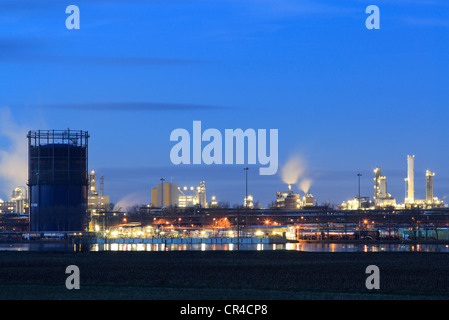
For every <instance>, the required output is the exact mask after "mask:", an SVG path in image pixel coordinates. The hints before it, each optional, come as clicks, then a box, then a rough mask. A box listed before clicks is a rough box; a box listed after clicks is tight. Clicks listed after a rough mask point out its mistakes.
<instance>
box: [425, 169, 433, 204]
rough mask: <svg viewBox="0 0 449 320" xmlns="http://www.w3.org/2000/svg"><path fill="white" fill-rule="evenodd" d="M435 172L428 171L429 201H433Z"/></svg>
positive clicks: (427, 190) (427, 195) (427, 189)
mask: <svg viewBox="0 0 449 320" xmlns="http://www.w3.org/2000/svg"><path fill="white" fill-rule="evenodd" d="M434 176H435V173H432V172H430V171H429V170H427V171H426V201H427V203H432V202H433V177H434Z"/></svg>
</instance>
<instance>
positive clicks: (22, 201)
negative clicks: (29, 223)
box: [0, 187, 29, 214]
mask: <svg viewBox="0 0 449 320" xmlns="http://www.w3.org/2000/svg"><path fill="white" fill-rule="evenodd" d="M28 212H29V205H28V197H27V189H26V188H25V187H17V188H15V189H14V190H13V191H12V195H11V199H10V200H8V201H3V200H2V199H0V213H17V214H28Z"/></svg>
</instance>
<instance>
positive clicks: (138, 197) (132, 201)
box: [113, 192, 148, 211]
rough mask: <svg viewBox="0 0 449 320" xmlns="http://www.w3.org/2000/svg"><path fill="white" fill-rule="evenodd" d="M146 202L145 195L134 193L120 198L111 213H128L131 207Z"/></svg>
mask: <svg viewBox="0 0 449 320" xmlns="http://www.w3.org/2000/svg"><path fill="white" fill-rule="evenodd" d="M145 202H148V199H147V195H145V194H144V193H142V192H134V193H131V194H128V195H127V196H125V197H123V198H121V199H120V200H119V201H118V202H117V204H116V205H115V206H114V209H113V211H128V210H129V209H130V208H131V207H132V206H135V205H141V204H143V203H145Z"/></svg>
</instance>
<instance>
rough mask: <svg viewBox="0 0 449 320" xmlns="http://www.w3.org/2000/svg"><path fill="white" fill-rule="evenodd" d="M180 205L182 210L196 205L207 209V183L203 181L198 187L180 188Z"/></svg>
mask: <svg viewBox="0 0 449 320" xmlns="http://www.w3.org/2000/svg"><path fill="white" fill-rule="evenodd" d="M178 190H179V196H178V205H179V207H181V208H186V207H193V206H196V205H199V206H201V207H202V208H207V207H208V204H207V201H206V182H204V181H201V182H200V185H199V186H198V187H196V188H195V187H193V186H191V187H187V186H184V187H182V188H181V187H178Z"/></svg>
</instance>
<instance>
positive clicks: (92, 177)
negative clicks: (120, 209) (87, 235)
mask: <svg viewBox="0 0 449 320" xmlns="http://www.w3.org/2000/svg"><path fill="white" fill-rule="evenodd" d="M96 181H97V174H96V173H95V171H91V172H90V173H89V191H88V199H87V211H88V213H90V214H91V213H100V212H105V211H108V210H109V202H110V201H109V196H105V195H104V194H103V193H104V178H103V176H101V177H100V181H101V182H100V193H99V192H98V190H97V183H96Z"/></svg>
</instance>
